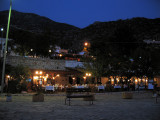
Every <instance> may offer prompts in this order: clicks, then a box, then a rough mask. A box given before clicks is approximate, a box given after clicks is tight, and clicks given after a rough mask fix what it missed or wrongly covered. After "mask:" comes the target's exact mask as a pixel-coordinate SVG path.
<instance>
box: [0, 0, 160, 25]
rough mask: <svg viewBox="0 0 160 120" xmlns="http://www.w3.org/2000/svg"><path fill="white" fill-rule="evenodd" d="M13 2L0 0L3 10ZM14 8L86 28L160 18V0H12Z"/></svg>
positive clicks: (0, 7)
mask: <svg viewBox="0 0 160 120" xmlns="http://www.w3.org/2000/svg"><path fill="white" fill-rule="evenodd" d="M9 1H10V0H0V11H2V10H8V9H9ZM13 9H14V10H17V11H19V12H27V13H35V14H38V15H41V16H46V17H48V18H50V19H52V20H54V21H56V22H60V23H67V24H71V25H74V26H77V27H80V28H84V27H86V26H88V25H89V24H92V23H94V22H95V21H101V22H104V21H114V20H118V19H127V18H133V17H146V18H160V0H13Z"/></svg>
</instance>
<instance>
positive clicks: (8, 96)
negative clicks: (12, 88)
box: [6, 93, 12, 102]
mask: <svg viewBox="0 0 160 120" xmlns="http://www.w3.org/2000/svg"><path fill="white" fill-rule="evenodd" d="M6 102H12V94H11V93H7V95H6Z"/></svg>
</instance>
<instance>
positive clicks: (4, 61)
mask: <svg viewBox="0 0 160 120" xmlns="http://www.w3.org/2000/svg"><path fill="white" fill-rule="evenodd" d="M11 10H12V0H10V9H9V15H8V25H7V33H6V42H5V50H4V58H3V69H2V81H1V94H2V93H3V84H4V74H5V63H6V51H7V43H8V34H9V25H10V18H11Z"/></svg>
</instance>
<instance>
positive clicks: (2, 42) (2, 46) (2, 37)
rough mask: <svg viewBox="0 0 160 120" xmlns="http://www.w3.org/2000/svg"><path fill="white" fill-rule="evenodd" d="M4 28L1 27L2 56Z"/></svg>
mask: <svg viewBox="0 0 160 120" xmlns="http://www.w3.org/2000/svg"><path fill="white" fill-rule="evenodd" d="M3 30H4V29H3V28H1V32H2V35H1V57H2V56H3Z"/></svg>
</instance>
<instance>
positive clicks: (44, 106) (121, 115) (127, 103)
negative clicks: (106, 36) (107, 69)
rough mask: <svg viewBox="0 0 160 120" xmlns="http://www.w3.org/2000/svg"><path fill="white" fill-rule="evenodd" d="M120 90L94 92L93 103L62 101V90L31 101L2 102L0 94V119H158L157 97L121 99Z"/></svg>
mask: <svg viewBox="0 0 160 120" xmlns="http://www.w3.org/2000/svg"><path fill="white" fill-rule="evenodd" d="M121 94H122V93H121V92H115V93H112V94H111V93H101V94H96V95H95V98H96V101H94V105H89V102H88V101H83V100H82V99H81V98H80V99H73V100H72V102H71V106H68V105H64V99H65V96H64V94H54V95H52V96H51V95H50V96H45V101H44V102H32V96H13V101H12V102H5V98H4V96H0V120H160V98H159V100H158V103H155V98H152V93H149V92H147V93H145V92H143V93H134V97H133V99H122V97H121Z"/></svg>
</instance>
